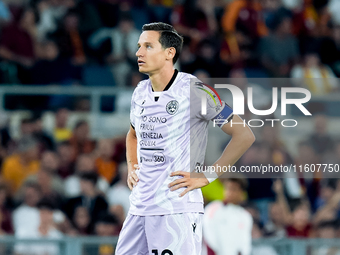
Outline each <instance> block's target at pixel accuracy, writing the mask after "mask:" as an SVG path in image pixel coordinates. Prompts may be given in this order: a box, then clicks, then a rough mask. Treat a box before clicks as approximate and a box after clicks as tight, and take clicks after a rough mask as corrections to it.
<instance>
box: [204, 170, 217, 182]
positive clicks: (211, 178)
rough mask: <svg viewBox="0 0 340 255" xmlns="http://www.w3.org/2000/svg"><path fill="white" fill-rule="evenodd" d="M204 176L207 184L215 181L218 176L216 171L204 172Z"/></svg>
mask: <svg viewBox="0 0 340 255" xmlns="http://www.w3.org/2000/svg"><path fill="white" fill-rule="evenodd" d="M203 174H204V176H205V178H207V180H208V184H209V183H211V182H213V181H215V180H216V179H217V178H218V174H217V173H216V172H204V173H203Z"/></svg>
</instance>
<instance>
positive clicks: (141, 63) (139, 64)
mask: <svg viewBox="0 0 340 255" xmlns="http://www.w3.org/2000/svg"><path fill="white" fill-rule="evenodd" d="M137 62H138V66H141V65H144V64H145V62H144V61H142V60H138V61H137Z"/></svg>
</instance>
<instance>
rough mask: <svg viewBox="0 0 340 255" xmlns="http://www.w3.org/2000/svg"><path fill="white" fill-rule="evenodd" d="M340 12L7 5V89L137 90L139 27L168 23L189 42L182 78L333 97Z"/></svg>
mask: <svg viewBox="0 0 340 255" xmlns="http://www.w3.org/2000/svg"><path fill="white" fill-rule="evenodd" d="M339 11H340V4H339V2H338V1H337V0H297V1H291V0H214V1H204V0H142V1H135V0H121V1H118V0H96V1H94V0H15V1H9V0H1V1H0V59H1V63H0V64H1V68H0V70H1V74H2V75H1V76H0V77H1V82H2V83H6V84H17V83H22V84H36V85H37V84H38V85H39V84H41V85H46V84H54V85H55V84H58V85H116V86H122V87H124V86H125V87H128V86H135V85H136V84H137V83H138V82H139V81H140V80H141V79H143V78H145V77H144V76H143V75H141V74H140V73H138V70H137V65H136V57H135V53H136V51H137V41H138V37H139V34H140V32H141V27H142V26H143V24H145V23H149V22H156V21H163V22H168V23H170V24H172V25H173V26H174V27H175V29H176V30H177V31H178V32H179V33H180V34H181V35H183V36H184V47H183V52H182V55H181V58H180V61H179V63H178V68H179V69H180V70H181V71H184V72H189V73H193V74H196V75H197V76H200V77H229V73H230V71H232V70H235V69H236V70H246V71H247V72H246V74H247V76H251V77H293V78H298V79H300V80H301V79H302V81H303V83H304V85H305V86H306V87H307V88H308V89H309V90H310V91H311V92H312V93H314V94H328V93H331V92H333V91H334V90H338V84H337V83H336V82H335V81H334V80H333V78H335V77H339V75H340V61H339V59H340V19H339V17H338V13H339ZM311 78H319V80H318V81H315V80H313V79H311Z"/></svg>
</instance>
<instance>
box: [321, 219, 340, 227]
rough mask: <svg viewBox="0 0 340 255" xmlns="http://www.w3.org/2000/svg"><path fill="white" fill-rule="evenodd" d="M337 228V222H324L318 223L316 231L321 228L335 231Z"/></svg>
mask: <svg viewBox="0 0 340 255" xmlns="http://www.w3.org/2000/svg"><path fill="white" fill-rule="evenodd" d="M337 227H338V222H337V221H336V220H324V221H320V222H319V224H318V225H317V229H323V228H333V229H336V228H337Z"/></svg>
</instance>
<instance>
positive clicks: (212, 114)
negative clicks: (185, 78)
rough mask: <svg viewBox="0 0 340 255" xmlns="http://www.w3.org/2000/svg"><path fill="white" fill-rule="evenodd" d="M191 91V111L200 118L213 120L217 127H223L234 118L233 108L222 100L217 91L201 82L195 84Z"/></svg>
mask: <svg viewBox="0 0 340 255" xmlns="http://www.w3.org/2000/svg"><path fill="white" fill-rule="evenodd" d="M193 83H194V84H193V85H192V91H191V103H192V104H193V105H192V108H191V110H192V111H194V112H195V113H196V115H197V117H198V118H201V119H204V120H207V121H209V120H211V121H213V122H214V123H215V124H216V125H217V126H219V127H222V126H223V125H224V124H226V123H228V122H229V121H230V120H231V119H232V117H233V110H232V108H231V107H230V106H229V105H228V104H227V103H226V102H224V101H222V100H221V98H220V96H219V95H218V93H217V91H216V90H215V89H214V88H213V87H211V86H209V85H207V84H204V83H202V82H200V81H199V80H197V81H195V82H193Z"/></svg>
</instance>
